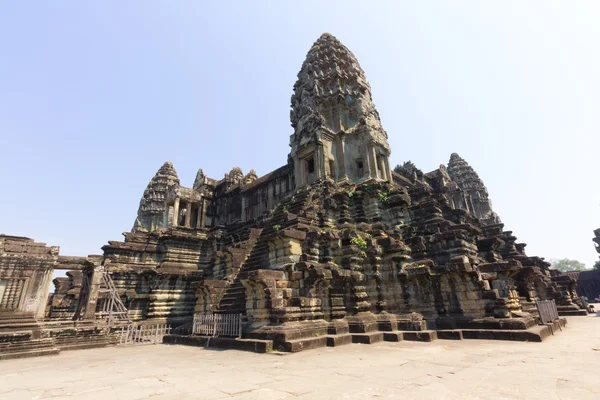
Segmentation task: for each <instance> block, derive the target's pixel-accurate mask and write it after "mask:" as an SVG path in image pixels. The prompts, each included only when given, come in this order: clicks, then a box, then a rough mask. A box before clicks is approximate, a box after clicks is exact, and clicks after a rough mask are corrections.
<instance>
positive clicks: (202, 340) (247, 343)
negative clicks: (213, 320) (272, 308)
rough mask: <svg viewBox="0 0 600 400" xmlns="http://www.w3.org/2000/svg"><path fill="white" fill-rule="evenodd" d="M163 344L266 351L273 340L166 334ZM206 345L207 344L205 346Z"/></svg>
mask: <svg viewBox="0 0 600 400" xmlns="http://www.w3.org/2000/svg"><path fill="white" fill-rule="evenodd" d="M163 343H165V344H181V345H186V346H197V347H207V348H211V347H212V348H218V349H232V350H243V351H253V352H255V353H266V352H268V351H272V350H273V342H272V341H270V340H255V339H234V338H224V337H216V338H214V337H207V336H183V335H167V336H165V337H163ZM207 345H208V346H207Z"/></svg>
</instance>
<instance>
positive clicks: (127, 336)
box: [119, 324, 171, 345]
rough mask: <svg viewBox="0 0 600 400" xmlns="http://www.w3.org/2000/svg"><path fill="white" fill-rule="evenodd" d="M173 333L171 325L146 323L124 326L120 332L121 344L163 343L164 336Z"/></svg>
mask: <svg viewBox="0 0 600 400" xmlns="http://www.w3.org/2000/svg"><path fill="white" fill-rule="evenodd" d="M170 333H171V326H170V325H166V324H162V325H146V326H143V325H142V326H133V325H128V326H127V328H125V327H122V328H121V331H120V332H119V344H120V345H139V344H157V343H162V341H163V337H164V336H165V335H169V334H170Z"/></svg>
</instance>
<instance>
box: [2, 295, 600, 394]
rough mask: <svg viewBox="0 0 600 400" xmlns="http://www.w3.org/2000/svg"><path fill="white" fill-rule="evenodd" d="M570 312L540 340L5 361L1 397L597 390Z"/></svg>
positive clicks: (588, 352)
mask: <svg viewBox="0 0 600 400" xmlns="http://www.w3.org/2000/svg"><path fill="white" fill-rule="evenodd" d="M597 309H600V305H599V306H598V307H597ZM568 320H569V324H568V326H567V328H566V329H565V330H564V331H563V332H560V333H558V334H557V335H556V336H554V337H551V338H549V339H548V340H546V341H545V342H543V343H520V342H502V341H482V340H463V341H448V340H438V341H436V342H432V343H417V342H400V343H387V342H383V343H377V344H374V345H347V346H342V347H339V348H335V349H333V348H323V349H317V350H309V351H306V352H303V353H297V354H288V355H276V354H254V353H247V352H241V351H216V350H205V349H202V348H196V347H186V346H169V345H148V346H138V347H128V348H118V347H117V348H107V349H93V350H79V351H71V352H64V353H62V354H60V355H58V356H49V357H39V358H30V359H21V360H8V361H1V362H0V399H6V400H8V399H46V398H52V399H78V400H83V399H121V400H122V399H148V398H150V399H153V400H158V399H205V400H213V399H214V400H216V399H236V400H242V399H265V400H272V399H399V398H408V399H415V398H416V399H506V398H510V399H513V398H519V399H599V398H600V317H595V316H589V317H570V318H568Z"/></svg>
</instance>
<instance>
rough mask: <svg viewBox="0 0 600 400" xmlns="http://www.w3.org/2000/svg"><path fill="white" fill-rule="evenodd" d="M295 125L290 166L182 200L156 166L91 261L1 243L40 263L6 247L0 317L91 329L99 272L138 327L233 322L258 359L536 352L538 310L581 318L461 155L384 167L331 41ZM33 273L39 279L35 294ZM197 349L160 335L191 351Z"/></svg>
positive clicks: (171, 175) (183, 191)
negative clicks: (448, 350) (422, 345)
mask: <svg viewBox="0 0 600 400" xmlns="http://www.w3.org/2000/svg"><path fill="white" fill-rule="evenodd" d="M290 120H291V124H292V127H293V129H294V132H293V134H292V135H291V136H290V147H291V151H290V153H289V154H288V157H287V163H286V164H284V165H283V166H281V167H279V168H277V169H275V170H273V171H272V172H270V173H268V174H266V175H264V176H261V177H258V176H257V174H256V172H255V171H253V170H251V171H249V172H248V173H247V174H244V173H243V171H242V170H241V169H240V168H238V167H235V168H233V169H232V170H231V171H230V172H229V173H227V174H225V175H224V177H223V178H222V179H220V180H217V179H212V178H209V177H207V176H206V175H205V174H204V172H203V171H202V169H200V170H199V171H198V173H197V176H196V179H195V182H194V184H193V186H192V187H191V188H187V187H183V186H181V184H180V181H179V178H178V176H177V172H176V171H175V169H174V167H173V165H172V164H171V163H170V162H166V163H165V164H164V165H163V166H162V167H161V168H160V169H159V170H158V172H157V173H156V175H155V176H154V177H153V178H152V179H151V181H150V183H149V184H148V187H147V188H146V190H145V191H144V194H143V197H142V199H141V201H140V205H139V210H138V215H137V218H136V219H135V222H134V225H133V228H132V230H131V232H127V233H124V236H125V239H124V241H110V242H108V244H107V245H105V246H104V247H102V250H103V255H102V256H101V257H87V258H68V257H66V258H65V257H62V256H58V249H57V248H56V250H54V249H55V248H50V249H48V250H47V248H45V247H43V245H42V244H36V243H34V242H33V241H32V240H30V239H22V238H13V237H8V236H7V237H4V239H2V241H0V244H4V243H7V244H9V243H16V242H19V241H21V242H22V245H21V246H22V247H21V250H23V249H25V248H26V247H27V248H28V246H29V247H31V246H33V247H32V248H35V249H39V252H40V253H39V254H38V253H36V255H35V257H34V258H30V259H28V258H26V256H28V254H29V253H28V252H29V250H23V251H24V253H22V254H21V256H24V257H25V258H24V260H31V264H27V263H26V264H27V267H26V268H24V269H20V267H16V266H15V264H14V263H11V261H10V260H11V258H10V257H12V256H10V251H13V250H10V249H14V248H15V247H10V246H13V244H11V245H10V246H8V247H6V246H7V245H4V246H5V247H2V248H0V253H1V254H2V257H1V258H0V283H2V282H8V284H5V286H4V288H3V286H0V309H2V308H4V309H9V310H12V314H11V315H13V316H16V315H17V313H16V312H17V311H18V313H23V315H27V317H26V318H30V319H31V318H32V316H35V318H36V320H37V321H39V320H40V319H44V318H45V320H46V324H52V323H54V324H55V325H54V326H56V324H59V323H63V324H65V323H67V322H65V321H72V320H75V321H76V322H75V323H80V324H81V323H84V322H85V321H88V322H90V323H91V322H93V321H94V312H95V311H97V309H98V307H99V306H100V304H101V303H102V301H103V296H105V294H103V293H102V292H101V291H98V290H96V291H95V292H94V291H93V290H92V291H90V290H89V288H88V289H86V290H83V289H82V287H83V286H84V285H82V276H83V275H85V274H88V275H86V276H88V278H89V279H92V281H93V276H95V275H94V274H93V273H91V272H90V271H99V270H102V271H107V273H108V274H109V275H110V277H111V278H112V281H113V282H114V285H115V288H116V291H118V294H119V296H120V298H121V299H122V301H123V303H124V304H125V305H126V307H127V310H128V318H129V320H130V321H131V322H132V323H137V324H144V323H150V322H158V321H160V322H167V323H170V324H173V325H175V326H180V327H184V328H185V327H189V325H190V323H191V320H192V317H193V315H194V314H195V313H205V314H242V315H243V321H244V324H243V338H244V339H242V340H241V341H240V340H239V339H230V340H226V339H223V340H221V341H216V342H213V344H215V343H216V344H217V345H219V344H221V345H223V346H226V347H227V346H228V347H235V348H244V346H247V347H248V348H252V349H254V350H258V351H267V350H269V349H276V350H280V351H299V350H303V349H307V348H313V347H318V346H326V345H329V346H336V345H340V344H345V343H350V342H358V343H372V342H374V341H378V340H390V341H398V340H425V341H430V340H434V339H436V338H440V339H463V338H465V339H472V338H475V339H506V340H530V341H540V340H542V339H543V338H545V337H546V336H548V335H549V334H551V333H552V331H553V329H554V328H556V327H557V326H556V324H558V323H556V324H554V325H553V324H550V325H539V324H538V321H537V318H536V315H537V314H536V310H535V301H536V300H555V301H556V303H557V305H558V310H559V313H560V314H561V315H577V314H581V311H582V310H581V307H580V305H579V304H578V302H577V296H576V294H575V281H573V280H572V279H570V278H568V277H561V276H552V275H551V273H550V270H549V268H548V267H549V265H550V264H549V263H547V262H546V261H544V259H543V258H540V257H535V256H528V255H526V253H525V251H524V250H525V246H526V245H525V244H524V243H517V238H516V237H515V236H514V235H513V234H512V232H510V231H505V230H504V225H503V224H502V222H501V220H500V218H499V217H498V215H496V213H495V212H494V211H493V209H492V204H491V201H490V199H489V197H488V191H487V189H486V187H485V185H484V184H483V182H482V180H481V179H480V178H479V176H478V175H477V173H476V172H475V171H474V170H473V168H472V167H471V166H469V164H468V163H467V162H466V161H465V160H464V159H462V158H461V157H460V156H459V155H458V154H456V153H453V154H452V155H451V156H450V160H449V163H448V165H447V166H444V165H441V166H440V167H439V168H438V169H436V170H434V171H432V172H429V173H423V172H422V171H420V170H419V169H418V168H417V167H416V166H415V165H414V164H413V163H411V162H406V163H404V164H403V165H402V166H398V167H396V168H395V169H394V170H392V169H391V168H390V163H389V157H390V154H391V149H390V147H389V144H388V140H387V138H388V136H387V133H386V131H385V130H384V128H383V126H382V124H381V121H380V118H379V114H378V112H377V110H376V108H375V105H374V103H373V100H372V97H371V88H370V86H369V84H368V82H367V80H366V77H365V74H364V72H363V70H362V68H361V67H360V65H359V64H358V61H357V59H356V57H355V56H354V55H353V54H352V53H351V52H350V51H349V50H348V49H347V48H346V47H345V46H344V45H343V44H342V43H341V42H340V41H339V40H337V39H336V38H335V37H333V36H332V35H330V34H323V35H322V36H321V37H320V38H319V39H318V40H317V41H316V42H315V43H314V44H313V46H312V47H311V49H310V50H309V52H308V54H307V57H306V60H305V61H304V63H303V64H302V68H301V70H300V72H299V73H298V80H297V82H296V83H295V85H294V92H293V94H292V98H291V112H290ZM7 249H8V250H7ZM42 249H44V250H42ZM15 251H16V250H15ZM6 254H9V256H8V259H9V263H8V264H7V263H6V262H5V260H6V259H7V257H6ZM21 256H19V257H21ZM13 258H14V257H13ZM38 260H40V261H39V262H38ZM28 262H29V261H28ZM70 265H75V266H78V268H75V269H74V270H73V271H72V272H69V273H68V274H67V277H65V278H57V279H55V280H54V283H55V286H56V289H55V293H54V294H53V295H52V296H51V297H50V299H49V300H48V301H47V302H46V301H45V299H43V297H44V296H43V290H42V289H43V288H46V287H47V284H48V282H49V279H50V278H49V275H48V272H47V271H51V270H52V268H56V267H57V266H63V267H66V268H68V266H70ZM27 268H29V269H27ZM31 268H33V269H35V270H36V271H41V272H40V273H43V274H44V275H43V278H40V279H42V280H43V282H42V281H39V282H38V283H36V281H35V280H33V281H32V279H33V278H32V277H31V274H30V272H27V271H30V270H31ZM16 271H21V272H22V274H21V272H19V274H21V275H16ZM44 271H46V272H44ZM28 273H29V274H30V275H29V276H30V277H29V278H27V276H26V275H27V274H28ZM90 274H91V275H90ZM88 278H86V279H88ZM565 278H566V279H565ZM19 279H25V280H27V279H29V280H30V284H29V290H33V292H32V294H30V295H27V296H22V297H21V298H20V300H19V301H17V302H15V298H16V297H19V295H18V294H15V293H17V292H18V290H19V289H15V288H16V287H18V285H19V284H18V283H15V282H16V280H19ZM7 285H8V286H7ZM36 288H40V290H38V289H36ZM27 293H29V292H27ZM3 295H4V297H3ZM583 312H584V313H585V311H583ZM19 315H21V314H19ZM0 318H12V317H2V314H0ZM24 318H25V317H24ZM9 322H10V321H9ZM13 322H14V321H13ZM33 322H35V321H33ZM33 322H32V323H33ZM96 322H97V321H96ZM564 322H565V320H564V319H562V320H560V324H562V325H564ZM0 323H2V322H0ZM6 325H8V324H6ZM0 327H1V325H0ZM97 327H98V325H97V324H96V328H97ZM40 329H43V328H40ZM184 331H185V329H183V330H181V331H180V332H184ZM46 336H51V335H46ZM91 336H92V335H91V334H88V335H87V336H86V337H91ZM192 339H193V338H190V337H189V336H187V335H184V334H175V335H171V336H167V337H165V341H166V342H170V343H191V342H190V341H192V342H193V340H196V342H197V343H200V342H201V338H196V339H193V340H192ZM42 340H45V339H42ZM240 343H242V344H240ZM0 351H1V350H0Z"/></svg>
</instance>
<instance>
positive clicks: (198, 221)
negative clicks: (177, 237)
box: [196, 198, 204, 229]
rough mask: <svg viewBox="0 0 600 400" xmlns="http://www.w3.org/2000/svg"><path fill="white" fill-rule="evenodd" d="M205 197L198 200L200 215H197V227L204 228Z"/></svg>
mask: <svg viewBox="0 0 600 400" xmlns="http://www.w3.org/2000/svg"><path fill="white" fill-rule="evenodd" d="M203 202H204V199H203V198H201V199H200V202H198V216H197V217H196V229H198V228H203V226H202V203H203Z"/></svg>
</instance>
